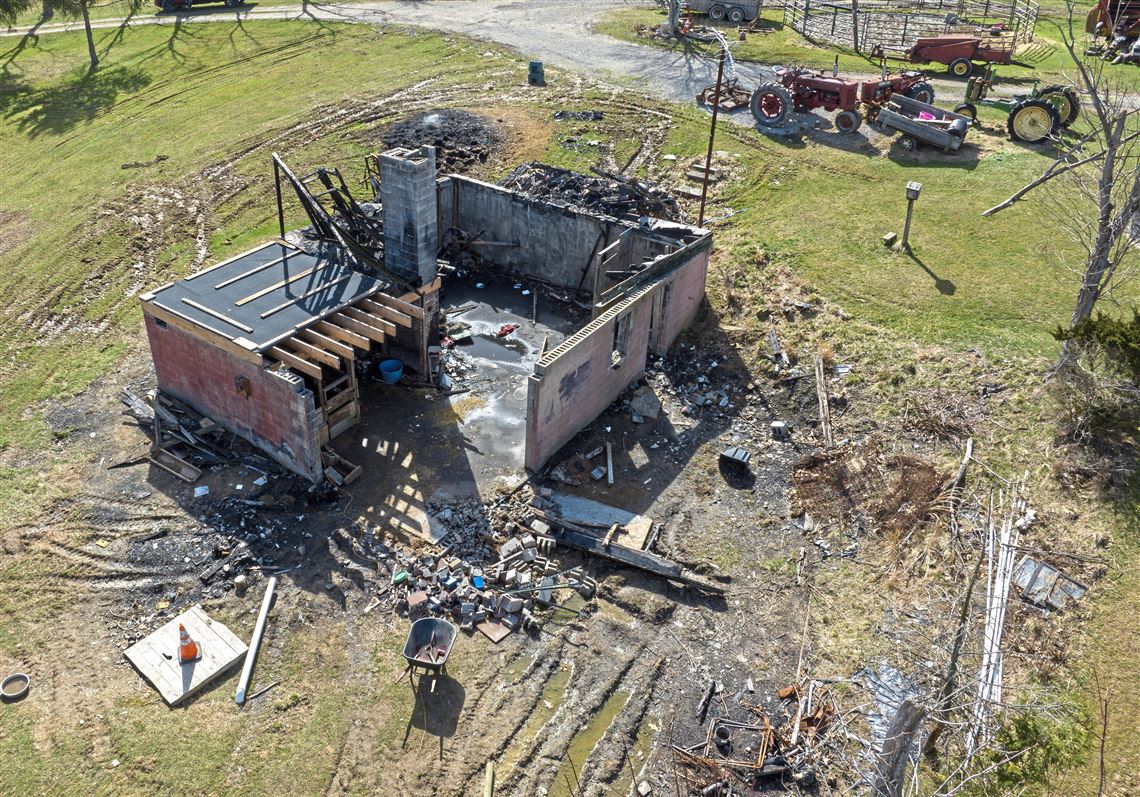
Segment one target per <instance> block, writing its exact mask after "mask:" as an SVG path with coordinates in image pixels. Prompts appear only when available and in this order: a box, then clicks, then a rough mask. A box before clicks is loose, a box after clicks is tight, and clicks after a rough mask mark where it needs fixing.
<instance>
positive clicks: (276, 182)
mask: <svg viewBox="0 0 1140 797" xmlns="http://www.w3.org/2000/svg"><path fill="white" fill-rule="evenodd" d="M274 154H275V155H276V153H274ZM273 188H274V190H275V191H276V192H277V227H278V230H279V231H280V232H281V240H282V241H284V240H285V206H284V205H283V204H282V203H281V168H280V167H279V166H278V165H277V158H274V159H273Z"/></svg>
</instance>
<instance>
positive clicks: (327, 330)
mask: <svg viewBox="0 0 1140 797" xmlns="http://www.w3.org/2000/svg"><path fill="white" fill-rule="evenodd" d="M313 329H315V330H317V331H319V332H320V333H321V334H324V335H328V336H329V337H330V338H333V339H334V340H339V341H340V342H341V343H347V344H348V345H350V346H352V347H353V348H357V349H360V350H361V351H365V352H366V351H369V350H370V349H371V348H372V344H371V342H370V341H369V339H368V338H367V337H365V336H364V335H361V334H359V333H357V332H353V331H352V330H350V329H345V328H344V327H338V326H337V325H336V324H334V323H332V322H331V321H318V322H317V323H315V324H313Z"/></svg>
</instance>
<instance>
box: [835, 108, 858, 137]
mask: <svg viewBox="0 0 1140 797" xmlns="http://www.w3.org/2000/svg"><path fill="white" fill-rule="evenodd" d="M861 124H863V117H861V116H860V115H859V114H857V113H855V112H854V111H840V112H839V113H837V114H836V115H835V129H836V130H838V131H839V132H840V133H854V132H855V131H856V130H858V129H859V126H860V125H861Z"/></svg>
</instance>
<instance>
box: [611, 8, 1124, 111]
mask: <svg viewBox="0 0 1140 797" xmlns="http://www.w3.org/2000/svg"><path fill="white" fill-rule="evenodd" d="M664 19H665V15H664V12H662V11H661V10H660V9H658V8H650V7H645V8H622V9H616V10H613V11H610V12H608V13H607V14H605V15H604V16H602V17H601V18H600V19H599V21H598V22H597V23H596V24H595V26H594V28H595V30H597V31H598V32H599V33H604V34H606V35H608V36H613V37H614V38H616V39H622V40H625V41H632V42H638V43H641V44H649V45H652V46H656V47H666V48H672V47H680V46H682V45H680V44H678V43H676V42H673V41H671V40H667V39H659V38H652V37H648V36H641V35H639V33H638V29H639V28H641V27H643V26H651V27H656V26H657V25H659V24H660V23H661V22H662V21H663V20H664ZM761 19H762V21H763V26H764V33H760V34H755V33H753V34H749V36H748V40H747V41H743V42H740V41H730V43H731V46H732V54H733V56H734V57H735V58H737V59H738V60H740V61H756V62H758V63H764V64H800V65H803V66H808V67H814V68H817V69H830V68H831V66H832V64H833V63H834V61H835V56H836V54H838V55H839V70H840V72H841V73H842V72H848V73H853V74H858V73H867V72H876V71H877V70H878V68H879V62H878V61H877V60H874V59H870V58H867V57H866V56H863V55H860V54H858V53H856V52H855V51H854V50H851V49H849V48H841V47H832V46H830V45H829V44H827V43H826V42H820V43H819V44H815V43H813V42H810V41H808V40H807V39H805V38H804V37H803V36H801V35H800V34H798V33H796V32H795V31H794V30H792V29H791V28H790V27H788V26H786V25H784V15H783V11H782V10H780V9H774V10H769V11H765V12H764V13H763V15H762V17H761ZM1064 24H1065V17H1064V11H1063V9H1061V8H1056V7H1054V8H1048V9H1045V8H1043V10H1042V12H1041V17H1040V18H1039V19H1038V22H1037V28H1036V38H1037V39H1038V40H1039V41H1041V42H1044V43H1049V44H1053V45H1054V46H1055V47H1056V48H1057V49H1056V50H1055V51H1053V52H1052V53H1051V54H1050V55H1049V56H1047V57H1046V58H1044V59H1043V60H1042V61H1041V62H1040V63H1039V64H1038V65H1037V67H1036V68H1035V69H1027V68H1025V67H1019V66H1012V65H1010V66H1001V67H997V79H998V82H999V84H1000V83H1001V81H1003V80H1004V81H1005V82H1006V83H1007V84H1010V83H1016V84H1021V85H1024V86H1026V87H1027V88H1028V87H1029V86H1030V85H1031V84H1032V82H1033V81H1034V80H1041V81H1042V83H1070V82H1072V75H1073V69H1072V67H1071V65H1070V64H1069V62H1068V60H1067V58H1068V56H1067V55H1066V54H1065V53H1064V51H1063V49H1062V48H1061V34H1060V28H1059V27H1058V26H1059V25H1064ZM1083 24H1084V20H1083V18H1080V19H1078V20H1076V21H1075V23H1074V27H1075V29H1076V32H1077V36H1078V39H1079V41H1080V42H1083V41H1084V38H1083V37H1084V33H1083V32H1082V31H1083V27H1082V26H1083ZM734 38H735V35H733V36H730V40H731V39H734ZM695 46H697V47H700V48H706V49H708V50H709V52H710V57H711V56H712V55H714V54H715V48H716V45H711V44H710V45H706V44H700V43H696V44H695ZM887 65H888V69H892V68H907V67H906V65H905V64H904V63H903V62H900V61H888V62H887ZM913 68H915V69H922V70H925V71H927V72H928V73H929V74H931V75H933V76H934V77H946V73H945V68H944V67H942V66H940V65H938V64H930V65H927V66H922V65H916V66H914V67H913ZM1109 74H1111V75H1112V76H1113V77H1114V78H1115V79H1119V80H1120V81H1122V82H1123V83H1124V84H1125V85H1128V86H1132V87H1137V88H1140V68H1137V67H1136V66H1131V65H1121V66H1116V67H1110V68H1109ZM947 101H949V100H947Z"/></svg>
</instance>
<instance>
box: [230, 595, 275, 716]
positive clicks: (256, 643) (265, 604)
mask: <svg viewBox="0 0 1140 797" xmlns="http://www.w3.org/2000/svg"><path fill="white" fill-rule="evenodd" d="M276 588H277V576H270V577H269V583H268V584H266V585H265V597H264V598H262V599H261V611H260V612H259V613H258V615H257V624H256V625H255V626H254V627H253V636H252V637H250V640H249V650H248V651H246V654H245V664H244V665H243V666H242V668H241V680H239V681H238V688H237V694H236V695H235V696H234V700H236V701H237V704H238V705H239V706H240V705H242V704H243V703H245V691H246V689H247V688H248V687H249V676H250V675H252V674H253V663H254V661H256V660H257V650H258V648H260V647H261V634H262V632H263V631H265V618H266V617H268V616H269V605H270V604H271V603H273V590H274V589H276Z"/></svg>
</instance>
